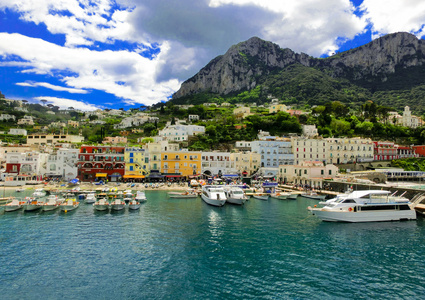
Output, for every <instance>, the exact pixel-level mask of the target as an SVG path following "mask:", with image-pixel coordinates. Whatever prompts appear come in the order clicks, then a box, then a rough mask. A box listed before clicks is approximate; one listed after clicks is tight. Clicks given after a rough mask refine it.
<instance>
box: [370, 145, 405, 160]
mask: <svg viewBox="0 0 425 300" xmlns="http://www.w3.org/2000/svg"><path fill="white" fill-rule="evenodd" d="M398 147H399V146H398V145H396V144H394V143H393V142H373V152H374V159H375V160H393V159H398V158H399V157H398V155H397V149H398Z"/></svg>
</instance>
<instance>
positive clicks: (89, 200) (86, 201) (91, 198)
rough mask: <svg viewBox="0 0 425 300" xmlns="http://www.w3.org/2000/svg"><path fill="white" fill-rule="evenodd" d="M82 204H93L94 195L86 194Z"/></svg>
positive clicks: (94, 200)
mask: <svg viewBox="0 0 425 300" xmlns="http://www.w3.org/2000/svg"><path fill="white" fill-rule="evenodd" d="M84 202H85V203H87V204H93V203H95V202H96V194H95V193H90V194H87V196H86V199H84Z"/></svg>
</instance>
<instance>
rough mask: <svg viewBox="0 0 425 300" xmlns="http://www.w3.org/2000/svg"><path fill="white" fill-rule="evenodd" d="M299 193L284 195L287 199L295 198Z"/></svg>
mask: <svg viewBox="0 0 425 300" xmlns="http://www.w3.org/2000/svg"><path fill="white" fill-rule="evenodd" d="M298 195H299V194H291V195H288V196H287V197H286V199H288V200H297V199H298Z"/></svg>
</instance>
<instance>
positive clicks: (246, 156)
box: [230, 152, 261, 177]
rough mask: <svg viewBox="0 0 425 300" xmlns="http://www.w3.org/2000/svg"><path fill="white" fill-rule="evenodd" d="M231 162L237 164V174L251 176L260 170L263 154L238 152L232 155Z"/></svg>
mask: <svg viewBox="0 0 425 300" xmlns="http://www.w3.org/2000/svg"><path fill="white" fill-rule="evenodd" d="M230 160H231V161H234V162H235V168H236V170H237V174H239V175H242V176H244V177H246V176H250V175H252V174H254V173H255V172H257V170H258V169H259V168H260V163H261V154H259V153H254V152H236V153H231V154H230Z"/></svg>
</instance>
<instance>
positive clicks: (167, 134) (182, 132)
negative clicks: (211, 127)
mask: <svg viewBox="0 0 425 300" xmlns="http://www.w3.org/2000/svg"><path fill="white" fill-rule="evenodd" d="M204 133H205V126H197V125H170V126H167V127H165V128H164V129H162V130H160V131H159V133H158V137H155V139H156V140H162V139H163V138H165V139H167V140H168V141H170V142H182V141H187V140H188V139H189V136H193V135H197V134H204Z"/></svg>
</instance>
